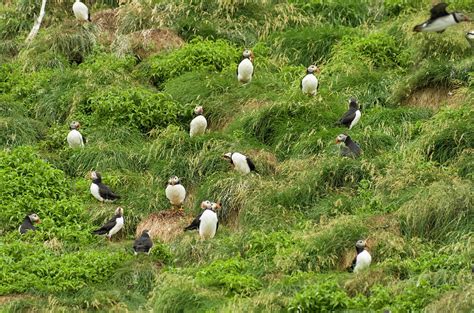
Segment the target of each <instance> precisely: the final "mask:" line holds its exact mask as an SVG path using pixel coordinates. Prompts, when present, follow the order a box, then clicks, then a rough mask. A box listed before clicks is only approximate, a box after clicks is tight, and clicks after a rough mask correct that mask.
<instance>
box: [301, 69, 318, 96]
mask: <svg viewBox="0 0 474 313" xmlns="http://www.w3.org/2000/svg"><path fill="white" fill-rule="evenodd" d="M301 86H302V91H303V93H305V94H310V95H315V94H316V91H317V90H318V79H317V78H316V76H314V74H307V75H306V76H305V77H303V80H302V81H301Z"/></svg>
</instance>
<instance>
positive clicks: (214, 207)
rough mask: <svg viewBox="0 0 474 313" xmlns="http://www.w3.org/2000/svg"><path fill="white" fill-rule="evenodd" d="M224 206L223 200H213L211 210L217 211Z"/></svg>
mask: <svg viewBox="0 0 474 313" xmlns="http://www.w3.org/2000/svg"><path fill="white" fill-rule="evenodd" d="M221 208H222V203H221V202H211V210H212V211H214V212H217V211H218V210H220V209H221Z"/></svg>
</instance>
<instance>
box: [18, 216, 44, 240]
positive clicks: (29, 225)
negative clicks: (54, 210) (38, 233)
mask: <svg viewBox="0 0 474 313" xmlns="http://www.w3.org/2000/svg"><path fill="white" fill-rule="evenodd" d="M33 223H34V224H39V223H41V220H40V218H39V216H38V215H37V214H35V213H31V214H28V215H27V216H25V218H24V219H23V223H22V224H21V225H20V227H18V231H19V232H20V234H22V235H23V234H24V233H26V232H27V231H29V230H32V231H35V230H36V227H35V226H34V225H33Z"/></svg>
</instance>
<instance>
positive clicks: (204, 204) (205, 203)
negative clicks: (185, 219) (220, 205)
mask: <svg viewBox="0 0 474 313" xmlns="http://www.w3.org/2000/svg"><path fill="white" fill-rule="evenodd" d="M211 207H212V206H211V201H209V200H205V201H203V202H201V209H210V208H211Z"/></svg>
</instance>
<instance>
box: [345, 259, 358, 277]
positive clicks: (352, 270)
mask: <svg viewBox="0 0 474 313" xmlns="http://www.w3.org/2000/svg"><path fill="white" fill-rule="evenodd" d="M356 262H357V255H356V256H355V257H354V260H352V264H351V267H349V268H348V269H347V271H348V272H349V273H352V272H354V268H355V266H356Z"/></svg>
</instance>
